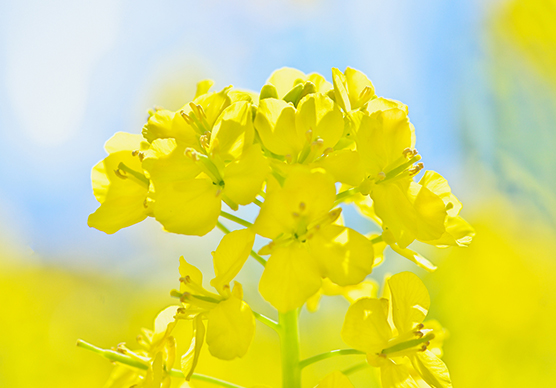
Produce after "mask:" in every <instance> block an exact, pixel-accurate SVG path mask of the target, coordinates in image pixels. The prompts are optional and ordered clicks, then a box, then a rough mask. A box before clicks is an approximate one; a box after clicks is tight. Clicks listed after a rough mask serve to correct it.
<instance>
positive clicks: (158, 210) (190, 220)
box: [154, 179, 221, 236]
mask: <svg viewBox="0 0 556 388" xmlns="http://www.w3.org/2000/svg"><path fill="white" fill-rule="evenodd" d="M155 201H156V206H155V209H154V216H155V218H156V220H157V221H158V222H160V223H161V224H162V225H163V226H164V229H165V230H167V231H168V232H172V233H180V234H186V235H195V236H203V235H205V234H207V233H208V232H210V231H211V230H212V229H214V227H215V226H216V222H217V221H218V216H219V215H220V207H221V200H220V197H219V189H218V187H217V186H215V185H213V184H212V181H211V180H209V179H189V180H183V181H178V182H169V183H163V182H161V183H159V184H157V185H155Z"/></svg>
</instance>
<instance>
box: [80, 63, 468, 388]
mask: <svg viewBox="0 0 556 388" xmlns="http://www.w3.org/2000/svg"><path fill="white" fill-rule="evenodd" d="M211 87H212V82H211V81H201V82H199V84H198V86H197V93H196V96H195V98H194V100H193V101H192V102H189V103H187V104H185V105H184V107H183V108H182V109H180V110H178V111H169V110H164V109H157V110H155V111H152V112H150V117H149V119H148V122H147V123H146V124H145V126H144V127H143V130H142V133H141V134H128V133H123V132H119V133H116V134H115V135H114V136H113V137H112V138H111V139H110V140H108V142H107V143H106V146H105V148H106V151H107V152H108V154H109V155H108V156H107V157H106V158H105V159H104V160H103V161H101V162H99V163H98V164H97V165H96V166H95V167H94V169H93V172H92V181H93V189H94V194H95V196H96V198H97V200H98V201H99V202H100V204H101V205H100V207H99V208H98V209H97V210H96V211H95V212H94V213H93V214H91V215H90V217H89V225H90V226H91V227H94V228H96V229H99V230H101V231H104V232H106V233H114V232H116V231H118V230H119V229H121V228H124V227H128V226H130V225H133V224H136V223H138V222H141V221H143V220H144V219H146V218H147V217H153V218H154V219H156V220H157V221H158V222H159V223H160V224H162V226H163V228H164V230H165V231H167V232H171V233H178V234H184V235H197V236H203V235H205V234H207V233H209V232H210V231H212V230H213V229H215V228H218V229H220V230H221V231H222V232H223V233H224V234H225V235H224V237H223V238H222V240H221V242H220V243H219V245H218V247H216V249H215V251H214V252H213V257H212V260H213V265H214V270H215V275H216V276H215V278H214V279H212V280H211V282H210V284H211V286H212V287H213V288H214V291H209V290H207V289H206V288H205V287H204V286H203V280H202V274H201V272H200V271H199V270H198V269H197V268H196V267H194V266H193V265H191V264H190V263H188V262H187V261H186V260H185V259H184V258H183V257H182V258H181V259H180V267H179V271H180V276H181V277H180V289H179V290H173V291H172V295H173V296H175V297H177V298H179V301H180V303H181V304H180V305H177V306H175V307H170V308H168V309H165V310H164V311H162V312H161V313H160V315H159V316H158V317H157V319H156V320H155V328H154V331H148V330H146V331H145V332H144V333H143V335H142V336H141V341H140V344H141V345H142V347H143V349H142V350H139V351H131V350H129V349H128V348H127V347H125V346H119V347H118V348H116V349H115V350H103V349H99V348H96V347H94V346H92V345H89V344H87V343H85V342H80V345H81V346H83V347H88V348H90V349H92V350H95V351H97V352H99V353H101V354H103V355H104V356H105V357H107V358H109V359H111V360H113V361H116V362H117V363H118V366H117V368H116V370H115V371H114V374H113V376H112V378H111V381H110V382H109V384H108V387H111V388H116V387H131V386H134V387H156V388H158V387H168V386H170V384H171V380H172V378H175V379H182V381H185V383H183V384H185V386H189V385H188V384H194V382H195V381H196V380H199V381H205V382H212V383H214V384H215V385H219V386H223V387H239V386H238V385H235V384H232V383H229V382H225V381H222V380H219V379H215V378H213V377H210V376H206V375H201V374H198V373H195V367H196V365H197V362H198V360H199V355H200V350H201V348H202V346H203V345H204V344H206V346H207V347H208V350H209V351H210V353H211V355H212V356H214V357H217V358H220V359H223V360H232V359H234V358H236V357H242V356H244V355H245V354H246V353H247V352H248V349H249V346H250V343H251V342H252V340H253V338H254V333H255V320H256V319H258V320H260V321H261V322H262V323H264V324H266V325H268V326H269V327H271V328H272V329H274V330H276V332H277V333H278V336H279V339H280V342H281V351H282V387H284V388H300V387H301V371H302V369H303V368H304V367H306V366H307V365H310V364H312V363H314V362H317V361H320V360H322V359H325V358H329V357H333V356H338V355H343V354H362V355H366V364H365V365H367V364H368V365H370V366H373V367H376V368H378V369H377V370H379V371H380V373H379V374H380V382H381V384H382V387H385V388H394V387H400V388H401V387H434V388H445V387H451V386H452V385H451V381H450V376H449V373H448V370H447V368H446V366H445V365H444V363H443V362H442V361H441V360H440V358H439V356H440V355H441V345H442V337H443V329H442V327H441V326H439V324H438V323H436V322H434V321H429V322H423V321H424V319H425V316H426V315H427V312H428V309H429V304H430V301H429V295H428V292H427V289H426V288H425V286H424V285H423V283H422V282H421V280H420V279H419V278H418V277H417V276H416V275H414V274H413V273H410V272H402V273H399V274H396V275H393V276H391V277H389V278H387V280H386V281H385V284H384V287H383V288H382V290H381V293H380V295H381V297H380V298H379V297H378V286H377V284H376V283H375V282H374V281H373V280H371V279H369V278H368V276H369V274H371V272H372V270H373V268H374V267H376V266H378V265H380V264H381V263H382V261H383V258H384V255H383V251H384V249H385V248H386V247H390V248H391V249H392V250H393V251H395V252H396V253H398V254H400V255H402V256H404V257H406V258H407V259H409V260H411V261H412V262H414V263H415V264H417V265H418V266H420V267H422V268H425V269H427V270H429V271H434V270H435V269H436V267H435V266H434V265H433V264H432V263H431V262H430V261H428V260H427V259H425V258H424V257H422V256H421V255H419V254H418V253H417V252H415V251H413V250H412V249H410V248H408V246H409V244H411V243H412V242H413V241H415V240H417V241H420V242H422V243H426V244H429V245H433V246H437V247H447V246H467V245H468V244H469V243H470V242H471V239H472V237H473V235H474V232H473V229H472V228H471V227H470V226H469V224H467V222H465V221H464V220H463V219H462V218H461V217H460V216H459V212H460V210H461V207H462V205H461V203H460V202H459V201H458V199H457V198H456V197H455V196H454V195H453V194H452V193H451V189H450V186H449V185H448V183H447V181H446V180H445V179H444V178H443V177H442V176H441V175H440V174H438V173H436V172H434V171H425V172H424V173H423V174H422V176H421V178H420V179H419V181H418V182H417V181H416V176H417V175H419V174H420V173H421V172H422V170H423V169H424V165H423V163H422V162H420V160H421V155H419V154H418V152H417V151H416V149H415V129H414V127H413V125H412V124H411V123H410V121H409V118H408V110H407V106H405V105H404V104H402V103H401V102H398V101H395V100H390V99H387V98H383V97H377V96H376V94H375V90H374V87H373V85H372V83H371V82H370V81H369V80H368V78H367V77H366V76H365V75H364V74H363V73H361V72H360V71H357V70H354V69H351V68H347V69H346V70H345V71H344V72H341V71H339V70H338V69H332V83H330V82H328V81H326V79H325V78H324V77H323V76H321V75H319V74H315V73H313V74H309V75H305V74H304V73H302V72H301V71H298V70H295V69H291V68H283V69H280V70H277V71H275V72H274V73H273V74H272V75H271V77H270V78H269V79H268V81H267V83H266V84H265V85H264V86H263V87H262V89H261V91H260V93H253V92H248V91H241V90H237V89H234V88H232V87H226V88H224V89H222V90H221V91H219V92H211V91H210V88H211ZM247 205H251V207H252V208H256V209H259V208H260V209H259V211H258V212H257V215H256V217H254V219H253V220H251V221H248V220H245V219H243V218H240V217H238V216H237V215H235V214H233V213H232V211H236V210H238V208H239V207H240V206H247ZM341 206H355V207H356V208H357V209H358V210H359V212H360V213H361V215H362V217H364V218H365V219H366V220H368V225H369V228H368V229H369V231H372V230H379V231H381V232H380V233H374V234H369V235H364V234H362V233H360V232H358V231H356V230H354V229H352V228H350V227H348V226H346V225H344V223H343V219H342V217H341V210H342V207H341ZM231 222H232V223H233V224H234V225H236V226H237V228H236V227H234V228H229V225H230V223H231ZM226 223H227V224H226ZM372 224H374V227H373V226H372ZM226 225H228V226H226ZM256 236H260V238H259V239H257V245H258V244H259V242H260V241H264V239H267V242H266V243H265V244H266V245H265V244H261V245H260V246H257V248H255V247H254V245H255V237H256ZM249 257H252V258H254V259H255V260H257V261H258V262H259V263H260V264H261V265H263V266H264V271H263V273H262V276H261V278H260V279H259V281H258V289H259V292H260V294H261V295H262V297H263V298H264V299H265V300H266V301H267V302H269V303H270V304H271V305H272V306H273V307H274V308H275V309H276V310H277V313H278V314H277V315H278V319H277V320H274V319H272V318H269V317H266V316H263V315H262V314H259V313H257V312H255V311H252V310H251V308H250V307H249V305H248V304H247V302H246V300H247V301H248V300H249V297H244V295H243V289H242V286H241V284H239V283H238V282H237V281H234V283H233V286H231V283H232V281H233V280H234V278H235V277H236V275H237V274H238V273H239V272H240V270H241V269H242V267H243V265H244V263H245V262H246V261H247V260H248V258H249ZM331 295H343V296H344V297H345V298H346V299H347V300H348V302H349V304H350V307H349V308H348V310H347V313H346V316H345V321H344V325H343V328H342V332H341V337H342V339H343V340H344V342H345V343H346V344H348V345H349V346H351V347H352V348H350V349H341V350H334V351H331V352H328V353H324V354H320V355H316V356H314V357H310V358H308V359H305V360H301V359H300V356H299V334H298V315H299V311H300V309H301V308H302V307H303V306H304V305H305V306H306V308H307V309H308V310H309V311H316V310H317V308H318V305H319V300H320V299H321V298H322V297H323V296H331ZM180 321H189V322H191V324H192V327H193V336H192V340H191V344H190V346H189V350H188V351H187V352H185V354H183V355H181V356H179V357H178V356H177V355H176V343H175V339H174V336H173V331H174V330H176V323H177V322H180ZM174 364H178V365H179V366H180V367H179V368H178V369H174ZM355 370H357V368H351V369H349V370H345V371H344V372H343V373H342V372H341V371H331V372H332V373H330V374H329V375H327V376H323V379H322V380H321V382H320V383H318V385H317V386H318V387H321V388H324V387H337V388H340V387H341V388H344V387H353V385H352V384H351V383H350V381H349V379H348V377H347V376H348V375H349V374H350V373H353V372H354V371H355ZM190 381H191V383H189V382H190Z"/></svg>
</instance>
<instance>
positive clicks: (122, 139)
mask: <svg viewBox="0 0 556 388" xmlns="http://www.w3.org/2000/svg"><path fill="white" fill-rule="evenodd" d="M148 148H149V143H147V142H146V141H145V139H144V138H143V136H141V135H136V134H132V133H127V132H116V133H115V134H114V136H112V137H111V138H110V139H108V140H107V141H106V143H105V144H104V149H105V150H106V152H107V153H109V154H112V153H114V152H118V151H135V150H138V151H144V150H146V149H148Z"/></svg>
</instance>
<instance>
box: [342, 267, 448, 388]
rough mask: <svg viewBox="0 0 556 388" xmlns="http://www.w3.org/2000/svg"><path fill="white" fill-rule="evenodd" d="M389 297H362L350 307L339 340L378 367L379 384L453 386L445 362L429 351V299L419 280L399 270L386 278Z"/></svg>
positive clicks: (387, 386) (394, 387) (389, 386)
mask: <svg viewBox="0 0 556 388" xmlns="http://www.w3.org/2000/svg"><path fill="white" fill-rule="evenodd" d="M388 288H389V291H390V299H389V300H388V299H385V298H381V299H376V298H364V299H360V300H358V301H357V302H355V303H354V304H353V305H351V306H350V307H349V309H348V311H347V313H346V318H345V321H344V325H343V327H342V338H343V339H344V341H345V342H346V343H347V344H349V345H350V346H352V347H354V348H355V349H358V350H361V351H364V352H365V353H366V354H367V362H368V363H369V364H370V365H372V366H374V367H378V368H380V374H381V381H382V387H383V388H406V387H416V388H417V387H419V385H418V384H417V382H416V379H415V378H413V377H412V375H411V374H412V373H413V374H416V376H417V379H418V380H420V379H422V380H423V382H424V384H426V385H425V386H428V387H433V388H449V387H451V386H452V383H451V380H450V375H449V373H448V369H447V368H446V365H445V364H444V363H443V362H442V361H441V360H440V359H439V358H438V357H437V356H436V355H435V353H433V352H432V351H431V350H429V349H428V347H429V346H430V340H432V339H433V338H434V335H435V334H434V332H433V330H431V329H427V328H426V327H425V325H423V320H424V319H425V317H426V315H427V312H428V309H429V306H430V298H429V293H428V291H427V289H426V288H425V286H424V284H423V283H422V282H421V280H420V279H419V278H418V277H417V276H416V275H414V274H412V273H411V272H402V273H399V274H397V275H394V276H392V277H391V278H390V279H389V280H388Z"/></svg>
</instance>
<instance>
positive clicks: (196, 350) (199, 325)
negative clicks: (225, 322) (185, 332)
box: [181, 315, 205, 381]
mask: <svg viewBox="0 0 556 388" xmlns="http://www.w3.org/2000/svg"><path fill="white" fill-rule="evenodd" d="M204 341H205V325H204V323H203V318H202V317H201V316H200V315H197V317H195V319H194V321H193V338H191V343H190V345H189V349H188V350H187V352H185V354H184V355H183V356H182V358H181V370H182V372H183V374H184V375H185V380H186V381H189V380H190V379H191V375H193V372H194V371H195V367H196V366H197V363H198V362H199V356H200V355H201V348H202V347H203V342H204Z"/></svg>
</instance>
